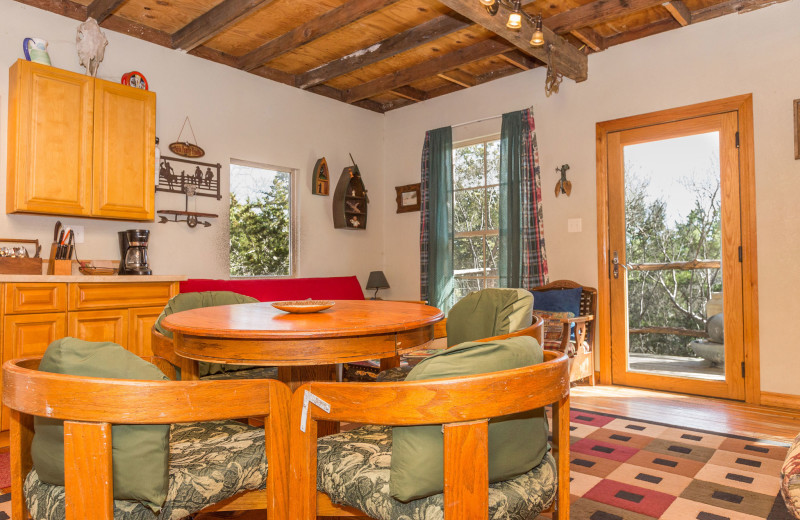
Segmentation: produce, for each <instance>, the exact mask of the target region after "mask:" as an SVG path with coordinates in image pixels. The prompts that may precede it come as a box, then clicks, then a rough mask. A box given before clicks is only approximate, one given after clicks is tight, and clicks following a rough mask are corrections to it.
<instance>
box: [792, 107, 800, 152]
mask: <svg viewBox="0 0 800 520" xmlns="http://www.w3.org/2000/svg"><path fill="white" fill-rule="evenodd" d="M793 114H794V158H795V159H800V99H795V100H794V112H793Z"/></svg>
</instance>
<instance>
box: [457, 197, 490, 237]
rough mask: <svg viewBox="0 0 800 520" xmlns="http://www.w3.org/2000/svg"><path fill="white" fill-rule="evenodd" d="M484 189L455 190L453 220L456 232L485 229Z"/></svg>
mask: <svg viewBox="0 0 800 520" xmlns="http://www.w3.org/2000/svg"><path fill="white" fill-rule="evenodd" d="M483 191H484V190H483V189H475V190H466V191H457V192H455V197H454V198H455V204H454V206H453V220H454V224H453V226H454V228H455V232H456V233H461V232H464V231H479V230H481V229H483V219H484V206H483V204H484V201H483Z"/></svg>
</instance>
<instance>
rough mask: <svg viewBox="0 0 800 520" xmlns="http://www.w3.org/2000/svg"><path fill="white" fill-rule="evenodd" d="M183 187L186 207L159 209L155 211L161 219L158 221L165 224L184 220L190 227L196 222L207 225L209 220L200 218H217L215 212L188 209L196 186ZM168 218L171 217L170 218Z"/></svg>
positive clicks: (195, 224)
mask: <svg viewBox="0 0 800 520" xmlns="http://www.w3.org/2000/svg"><path fill="white" fill-rule="evenodd" d="M185 189H186V191H185V192H184V193H185V195H186V206H185V208H186V209H184V210H183V211H181V210H178V209H160V210H158V211H157V212H156V213H158V215H159V218H160V219H161V220H159V221H158V223H159V224H166V223H167V222H186V225H187V226H189V227H190V228H193V227H195V226H197V224H200V225H202V226H203V227H209V226H210V225H211V222H209V221H207V220H200V219H201V218H217V217H218V216H219V215H217V214H216V213H200V212H197V211H189V197H194V196H195V195H197V186H195V185H194V184H187V185H186V187H185ZM170 218H172V220H170Z"/></svg>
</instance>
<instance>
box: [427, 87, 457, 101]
mask: <svg viewBox="0 0 800 520" xmlns="http://www.w3.org/2000/svg"><path fill="white" fill-rule="evenodd" d="M459 90H464V87H462V86H461V85H456V84H455V83H448V84H447V85H443V86H441V87H439V88H435V89H433V90H429V91H428V92H426V94H427V95H428V99H433V98H435V97H439V96H446V95H447V94H452V93H453V92H458V91H459Z"/></svg>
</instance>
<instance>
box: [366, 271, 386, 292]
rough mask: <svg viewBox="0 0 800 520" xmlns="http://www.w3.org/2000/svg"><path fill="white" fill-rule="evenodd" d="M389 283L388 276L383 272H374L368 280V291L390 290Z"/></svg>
mask: <svg viewBox="0 0 800 520" xmlns="http://www.w3.org/2000/svg"><path fill="white" fill-rule="evenodd" d="M388 288H389V282H387V281H386V275H384V274H383V271H372V272H371V273H369V280H367V289H388Z"/></svg>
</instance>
